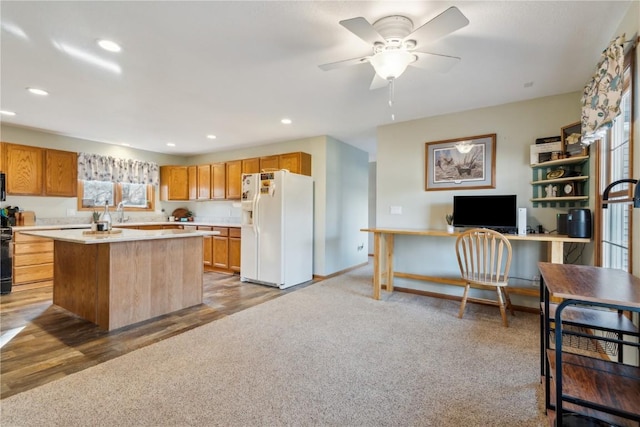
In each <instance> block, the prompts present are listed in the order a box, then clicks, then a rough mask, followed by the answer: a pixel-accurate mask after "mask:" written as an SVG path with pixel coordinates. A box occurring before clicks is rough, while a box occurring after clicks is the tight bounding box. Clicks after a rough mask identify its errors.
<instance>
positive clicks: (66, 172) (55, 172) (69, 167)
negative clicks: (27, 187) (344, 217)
mask: <svg viewBox="0 0 640 427" xmlns="http://www.w3.org/2000/svg"><path fill="white" fill-rule="evenodd" d="M44 177H45V182H44V192H45V195H47V196H58V197H76V195H77V194H78V183H77V181H78V154H77V153H74V152H71V151H60V150H49V149H47V150H45V153H44Z"/></svg>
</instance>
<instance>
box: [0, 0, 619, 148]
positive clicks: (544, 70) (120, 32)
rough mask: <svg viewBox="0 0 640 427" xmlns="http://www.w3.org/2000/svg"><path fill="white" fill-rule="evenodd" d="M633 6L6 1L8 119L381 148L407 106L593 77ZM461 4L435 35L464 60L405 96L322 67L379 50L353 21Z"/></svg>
mask: <svg viewBox="0 0 640 427" xmlns="http://www.w3.org/2000/svg"><path fill="white" fill-rule="evenodd" d="M629 5H630V2H629V1H624V2H614V1H602V2H600V1H588V2H584V1H577V2H568V1H533V2H527V1H498V2H484V1H461V2H431V1H420V2H401V1H384V2H382V1H378V2H367V1H344V2H337V1H300V2H292V1H288V2H280V1H262V2H244V1H232V2H223V1H209V2H206V1H204V2H202V1H201V2H187V1H180V2H170V1H156V2H133V1H130V2H116V1H110V2H54V1H45V2H35V1H32V2H24V1H17V2H14V1H4V0H3V1H2V2H0V16H1V22H2V33H1V37H2V38H1V45H0V48H1V51H0V59H1V64H0V67H1V68H0V73H1V74H0V84H1V89H2V90H1V94H0V108H1V109H2V110H10V111H14V112H16V113H17V115H16V116H13V117H5V116H2V120H3V122H5V123H10V124H15V125H19V126H25V127H30V128H35V129H41V130H46V131H51V132H54V133H59V134H63V135H69V136H74V137H78V138H84V139H89V140H95V141H100V142H107V143H113V144H120V143H128V144H130V145H131V147H133V148H138V149H143V150H149V151H154V152H162V153H170V154H182V155H193V154H199V153H208V152H214V151H222V150H230V149H234V148H241V147H250V146H256V145H262V144H267V143H272V142H279V141H287V140H292V139H298V138H305V137H312V136H318V135H330V136H332V137H334V138H336V139H338V140H341V141H343V142H346V143H348V144H352V145H354V146H357V147H359V148H361V149H363V150H366V151H368V152H369V153H370V158H372V159H373V158H375V147H376V131H375V129H376V127H377V126H380V125H385V124H389V123H392V120H391V113H393V114H394V115H395V121H396V122H401V121H406V120H411V119H416V118H421V117H428V116H434V115H440V114H446V113H451V112H455V111H463V110H468V109H473V108H480V107H485V106H491V105H498V104H503V103H507V102H515V101H521V100H526V99H531V98H538V97H542V96H548V95H555V94H560V93H566V92H571V91H576V90H581V89H582V88H583V86H584V84H585V82H586V80H587V79H588V78H589V77H590V75H591V73H592V72H593V70H594V67H595V64H596V62H597V61H598V59H599V56H600V53H601V51H602V50H603V49H604V48H605V47H606V45H607V44H608V42H609V41H610V39H611V38H612V36H613V35H612V34H611V31H612V30H611V29H612V28H616V27H617V25H618V24H619V22H620V20H621V18H622V17H623V16H624V14H625V12H626V10H627V9H628V7H629ZM450 6H456V7H458V8H459V9H460V11H461V12H462V13H463V14H464V15H465V16H466V17H467V18H468V19H469V21H470V24H469V25H468V26H466V27H464V28H462V29H460V30H458V31H456V32H454V33H452V34H450V35H448V36H446V37H444V38H441V39H439V40H437V41H435V42H434V43H432V44H430V45H428V46H423V49H422V50H426V51H429V52H434V53H440V54H446V55H452V56H458V57H461V58H462V60H461V61H460V63H459V64H458V65H456V66H455V67H454V68H453V69H452V70H451V71H449V72H447V73H445V74H439V73H434V72H428V71H425V70H420V69H417V68H413V67H409V69H407V71H406V72H405V73H404V74H403V75H402V76H401V77H400V78H399V79H398V80H397V82H396V85H395V103H394V107H393V110H391V109H390V108H389V106H388V105H387V99H388V91H387V90H386V89H384V88H383V89H378V90H374V91H371V90H369V85H370V83H371V80H372V78H373V75H374V72H373V69H372V67H371V65H370V64H366V63H365V64H361V65H356V66H353V67H349V68H342V69H337V70H331V71H322V70H321V69H320V68H318V65H320V64H324V63H328V62H334V61H339V60H343V59H349V58H354V57H359V56H364V55H369V54H370V53H371V51H370V46H369V45H367V44H366V43H365V42H363V41H362V40H361V39H359V38H358V37H356V36H355V35H353V34H352V33H350V32H349V31H347V30H346V29H345V28H343V27H342V26H341V25H339V24H338V22H339V21H340V20H344V19H349V18H353V17H357V16H362V17H364V18H366V19H367V20H368V21H369V22H371V23H373V22H374V21H376V20H377V19H379V18H381V17H384V16H388V15H404V16H407V17H409V18H410V19H411V20H412V21H413V22H414V25H415V27H418V26H420V25H422V24H424V23H425V22H427V21H428V20H430V19H432V18H433V17H435V16H436V15H438V14H439V13H441V12H442V11H444V10H445V9H447V8H448V7H450ZM594 23H597V25H593V24H594ZM98 38H108V39H111V40H114V41H116V42H118V43H120V44H121V45H122V47H123V50H122V51H121V52H119V53H109V52H106V51H103V50H101V49H100V48H98V47H97V46H96V44H95V41H96V39H98ZM118 70H119V71H118ZM26 87H40V88H43V89H46V90H47V91H49V93H50V95H49V96H47V97H36V96H34V95H32V94H30V93H28V92H27V91H26V90H25V88H26ZM283 117H289V118H291V119H292V120H293V123H292V124H291V125H283V124H281V123H280V119H281V118H283ZM207 134H215V135H216V136H217V139H215V140H209V139H207V138H206V135H207ZM454 136H455V135H452V137H454ZM168 142H173V143H175V144H176V146H175V147H168V146H167V145H166V144H167V143H168Z"/></svg>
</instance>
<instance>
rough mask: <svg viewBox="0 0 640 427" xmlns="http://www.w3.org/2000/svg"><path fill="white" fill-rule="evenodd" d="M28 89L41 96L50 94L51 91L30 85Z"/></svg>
mask: <svg viewBox="0 0 640 427" xmlns="http://www.w3.org/2000/svg"><path fill="white" fill-rule="evenodd" d="M27 90H28V91H29V92H31V93H32V94H34V95H40V96H45V95H49V92H47V91H46V90H42V89H38V88H35V87H28V88H27Z"/></svg>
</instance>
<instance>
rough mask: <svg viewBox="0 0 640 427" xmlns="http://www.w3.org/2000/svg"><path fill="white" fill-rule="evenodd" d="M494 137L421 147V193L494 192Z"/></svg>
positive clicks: (449, 140) (479, 137) (481, 137)
mask: <svg viewBox="0 0 640 427" xmlns="http://www.w3.org/2000/svg"><path fill="white" fill-rule="evenodd" d="M495 163H496V134H495V133H492V134H487V135H476V136H468V137H465V138H456V139H447V140H444V141H433V142H427V143H425V191H442V190H462V189H478V190H479V189H483V188H496V170H495Z"/></svg>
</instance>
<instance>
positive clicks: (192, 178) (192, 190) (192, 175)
mask: <svg viewBox="0 0 640 427" xmlns="http://www.w3.org/2000/svg"><path fill="white" fill-rule="evenodd" d="M187 183H188V184H187V187H188V188H189V200H196V199H197V198H198V167H197V166H189V167H187Z"/></svg>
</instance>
